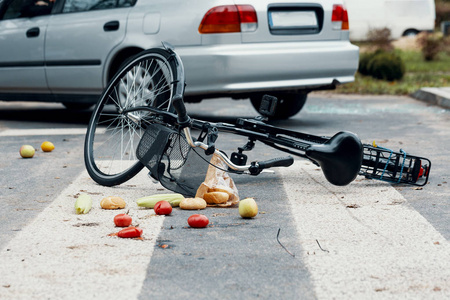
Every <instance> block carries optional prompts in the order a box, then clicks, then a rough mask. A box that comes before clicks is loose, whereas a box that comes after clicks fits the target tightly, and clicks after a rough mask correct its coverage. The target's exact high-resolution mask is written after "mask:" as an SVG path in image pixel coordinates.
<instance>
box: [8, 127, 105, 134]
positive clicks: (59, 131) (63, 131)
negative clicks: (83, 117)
mask: <svg viewBox="0 0 450 300" xmlns="http://www.w3.org/2000/svg"><path fill="white" fill-rule="evenodd" d="M104 131H105V130H104V129H103V130H97V134H99V133H100V134H102V133H104ZM85 134H86V128H39V129H7V130H4V131H0V136H34V135H85Z"/></svg>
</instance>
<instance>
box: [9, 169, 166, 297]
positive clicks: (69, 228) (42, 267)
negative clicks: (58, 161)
mask: <svg viewBox="0 0 450 300" xmlns="http://www.w3.org/2000/svg"><path fill="white" fill-rule="evenodd" d="M138 187H139V188H138ZM142 187H146V188H145V189H143V188H142ZM159 188H160V186H159V185H155V184H153V183H152V182H151V180H149V179H148V177H147V176H146V174H145V172H141V173H140V174H139V175H138V176H136V177H135V178H133V179H132V180H130V181H129V182H127V183H125V184H123V185H121V186H118V187H113V188H111V187H103V186H100V185H97V184H96V183H94V181H93V180H92V179H90V177H89V176H88V174H87V173H86V172H82V174H81V175H80V176H79V177H78V178H77V179H76V180H75V181H74V182H73V184H71V185H70V186H68V187H67V188H65V189H64V190H63V192H62V193H61V194H60V195H59V196H58V197H57V198H56V199H55V201H54V202H53V203H52V204H50V205H49V206H48V207H47V208H46V209H45V210H44V211H42V212H41V213H40V214H39V215H38V216H37V217H36V219H35V220H34V221H33V222H31V223H30V224H29V225H28V226H26V227H25V228H23V230H22V231H20V232H19V233H18V234H17V235H16V236H15V237H14V238H13V239H12V240H11V241H10V242H9V243H8V244H7V245H6V246H5V248H4V249H2V250H1V252H0V265H1V269H2V275H1V276H0V299H87V298H90V297H91V298H101V299H119V298H123V299H136V298H137V296H138V294H139V292H140V290H141V286H142V283H143V281H144V279H145V276H146V270H147V267H148V265H149V263H150V259H151V257H152V253H153V249H154V246H155V242H156V239H157V237H158V235H159V232H160V230H161V226H162V223H163V220H164V217H163V216H156V215H155V214H154V212H153V210H150V209H143V208H138V207H137V205H136V202H135V200H136V199H138V198H139V197H143V196H146V195H152V194H155V193H161V191H159ZM81 192H87V193H89V194H90V195H91V197H92V198H93V202H94V204H93V208H92V210H91V211H90V212H89V213H88V214H86V215H77V214H75V212H74V203H75V198H74V195H76V194H77V193H81ZM106 196H120V197H122V198H123V199H124V200H125V201H126V202H127V207H126V208H125V209H122V210H111V211H110V210H103V209H101V208H100V200H101V199H102V198H103V197H106ZM128 209H129V210H130V215H131V216H132V217H133V224H139V226H140V227H141V228H143V231H144V233H143V237H144V240H135V239H121V238H118V237H114V236H108V234H110V233H114V232H118V231H119V230H120V228H116V227H115V226H114V222H113V218H114V216H115V215H116V214H118V213H124V212H126V211H127V210H128ZM112 287H114V288H112Z"/></svg>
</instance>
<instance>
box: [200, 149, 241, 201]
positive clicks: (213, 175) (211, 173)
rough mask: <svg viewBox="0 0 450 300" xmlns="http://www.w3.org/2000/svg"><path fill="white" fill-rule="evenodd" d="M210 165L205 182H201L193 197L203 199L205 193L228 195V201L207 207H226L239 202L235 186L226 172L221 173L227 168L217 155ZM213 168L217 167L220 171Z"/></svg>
mask: <svg viewBox="0 0 450 300" xmlns="http://www.w3.org/2000/svg"><path fill="white" fill-rule="evenodd" d="M210 163H211V165H209V167H208V171H207V172H206V177H205V181H203V183H202V184H201V185H200V187H199V188H198V190H197V194H196V195H195V197H200V198H203V196H204V195H205V194H206V193H209V192H217V191H220V192H226V193H227V194H228V195H229V198H228V201H227V202H225V203H218V204H216V203H214V204H213V203H208V205H209V206H211V205H213V206H223V207H228V206H232V205H235V204H237V203H238V202H239V193H238V190H237V188H236V185H235V184H234V181H233V178H231V177H230V175H229V174H228V172H226V171H223V170H226V169H227V168H228V166H227V165H226V164H225V162H224V161H223V160H222V158H220V156H218V155H217V154H213V156H212V158H211V161H210ZM214 166H217V167H219V168H220V169H218V168H216V167H214ZM221 169H222V170H221Z"/></svg>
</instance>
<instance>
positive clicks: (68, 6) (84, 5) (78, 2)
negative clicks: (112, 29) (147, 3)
mask: <svg viewBox="0 0 450 300" xmlns="http://www.w3.org/2000/svg"><path fill="white" fill-rule="evenodd" d="M135 3H136V0H66V2H65V3H64V8H63V13H69V12H78V11H88V10H99V9H110V8H116V7H127V6H133V5H134V4H135Z"/></svg>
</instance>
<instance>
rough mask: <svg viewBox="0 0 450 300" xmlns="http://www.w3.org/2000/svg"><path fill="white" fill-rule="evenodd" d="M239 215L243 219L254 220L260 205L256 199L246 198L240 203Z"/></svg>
mask: <svg viewBox="0 0 450 300" xmlns="http://www.w3.org/2000/svg"><path fill="white" fill-rule="evenodd" d="M239 214H240V215H241V217H243V218H253V217H254V216H256V215H257V214H258V205H256V202H255V199H253V198H245V199H242V200H241V201H239Z"/></svg>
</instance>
